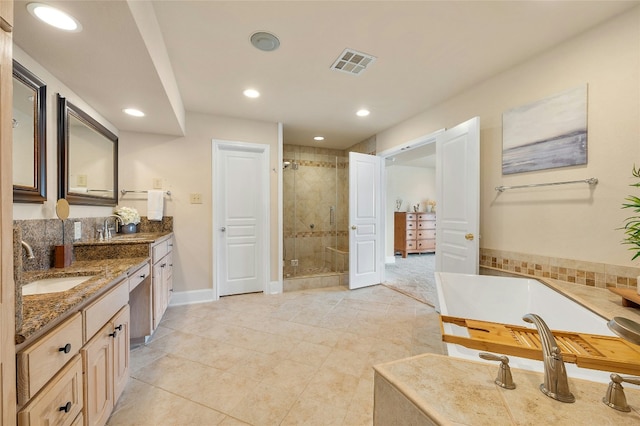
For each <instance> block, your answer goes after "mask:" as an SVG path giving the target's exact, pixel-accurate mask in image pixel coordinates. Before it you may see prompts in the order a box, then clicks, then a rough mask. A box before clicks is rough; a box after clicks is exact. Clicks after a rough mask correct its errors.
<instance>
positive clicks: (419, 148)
mask: <svg viewBox="0 0 640 426" xmlns="http://www.w3.org/2000/svg"><path fill="white" fill-rule="evenodd" d="M438 133H439V132H438ZM436 136H437V133H436V134H430V135H426V136H424V137H422V138H418V139H416V140H414V141H411V142H408V143H406V144H403V145H402V146H401V147H399V148H397V149H394V150H390V151H387V152H383V153H381V156H383V157H384V158H385V173H384V176H385V194H386V212H385V213H386V214H385V218H386V219H385V220H386V223H385V229H386V234H385V245H384V247H385V284H386V285H388V286H390V287H393V288H394V289H396V290H398V291H400V292H402V293H405V294H407V295H408V296H410V297H413V298H415V299H417V300H420V301H422V302H424V303H427V304H429V305H430V306H434V305H435V304H436V302H437V294H436V290H435V277H434V272H435V264H436V261H435V251H436V250H437V247H436V245H435V232H436V230H435V223H436V214H437V200H436V143H435V141H436Z"/></svg>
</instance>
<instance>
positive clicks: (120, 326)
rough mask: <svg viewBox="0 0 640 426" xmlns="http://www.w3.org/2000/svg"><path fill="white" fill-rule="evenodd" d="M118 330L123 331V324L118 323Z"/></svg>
mask: <svg viewBox="0 0 640 426" xmlns="http://www.w3.org/2000/svg"><path fill="white" fill-rule="evenodd" d="M114 328H115V329H116V330H118V331H122V324H120V325H118V326H117V327H114Z"/></svg>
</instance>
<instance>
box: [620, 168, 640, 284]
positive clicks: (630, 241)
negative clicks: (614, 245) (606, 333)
mask: <svg viewBox="0 0 640 426" xmlns="http://www.w3.org/2000/svg"><path fill="white" fill-rule="evenodd" d="M631 174H632V175H633V177H635V178H637V179H638V181H637V182H636V183H632V184H630V186H635V187H636V188H639V187H640V169H638V168H636V166H635V165H634V166H633V170H632V172H631ZM622 208H623V209H632V210H633V213H634V215H633V216H629V217H628V218H626V219H625V223H624V227H623V228H622V229H624V235H625V237H624V240H623V244H627V245H629V246H630V247H629V250H631V251H633V252H634V254H633V257H632V258H631V260H635V259H637V258H638V257H640V197H636V196H635V195H629V196H628V197H627V198H625V202H624V203H622ZM639 279H640V277H639ZM638 294H640V287H638Z"/></svg>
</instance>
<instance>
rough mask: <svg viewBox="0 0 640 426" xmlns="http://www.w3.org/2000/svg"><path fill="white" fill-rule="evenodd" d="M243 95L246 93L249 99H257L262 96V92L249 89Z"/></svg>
mask: <svg viewBox="0 0 640 426" xmlns="http://www.w3.org/2000/svg"><path fill="white" fill-rule="evenodd" d="M242 93H244V95H245V96H246V97H247V98H257V97H259V96H260V92H258V91H257V90H255V89H247V90H245V91H244V92H242Z"/></svg>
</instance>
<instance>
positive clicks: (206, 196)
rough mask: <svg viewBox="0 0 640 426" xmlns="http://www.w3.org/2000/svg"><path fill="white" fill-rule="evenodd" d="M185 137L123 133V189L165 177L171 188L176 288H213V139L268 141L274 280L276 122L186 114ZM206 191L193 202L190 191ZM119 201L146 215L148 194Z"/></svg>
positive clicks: (168, 210)
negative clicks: (191, 201) (199, 200)
mask: <svg viewBox="0 0 640 426" xmlns="http://www.w3.org/2000/svg"><path fill="white" fill-rule="evenodd" d="M186 124H187V134H186V136H184V137H173V136H163V135H152V134H143V133H133V132H121V133H120V151H119V157H120V165H119V167H120V174H119V176H120V180H119V185H120V187H121V188H125V189H132V190H145V189H151V188H153V180H154V179H162V181H163V189H164V190H170V191H171V197H170V198H168V199H166V200H165V215H167V216H173V218H174V219H173V221H174V222H173V225H174V233H175V248H176V251H175V252H174V272H173V282H174V289H175V291H176V292H181V291H190V290H200V289H211V288H212V283H213V266H212V256H213V252H212V250H213V242H212V214H213V204H212V163H211V161H212V158H211V152H212V139H222V140H229V141H240V142H252V143H262V144H268V145H270V146H271V148H270V154H271V159H270V167H269V169H270V170H272V172H271V188H272V189H271V212H270V217H271V226H270V229H271V250H270V252H271V265H270V268H271V278H270V279H271V281H274V280H276V279H277V272H278V269H277V268H278V265H279V261H278V241H279V236H278V226H277V224H278V222H277V220H278V214H277V212H278V197H277V177H278V174H277V172H273V169H274V168H275V169H276V171H280V170H281V169H282V167H278V165H279V163H278V157H277V155H278V125H277V123H264V122H256V121H251V120H242V119H235V118H225V117H218V116H211V115H206V114H197V113H190V112H188V113H187V116H186ZM191 193H200V194H202V201H203V203H202V204H190V202H189V194H191ZM120 205H126V206H130V207H135V208H137V209H138V211H139V212H140V214H142V215H146V212H147V200H146V196H142V197H139V196H135V194H129V195H127V196H125V197H123V198H122V199H121V200H120Z"/></svg>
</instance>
